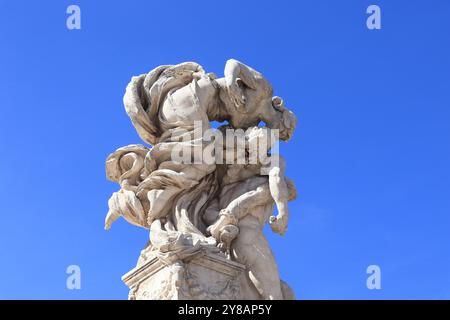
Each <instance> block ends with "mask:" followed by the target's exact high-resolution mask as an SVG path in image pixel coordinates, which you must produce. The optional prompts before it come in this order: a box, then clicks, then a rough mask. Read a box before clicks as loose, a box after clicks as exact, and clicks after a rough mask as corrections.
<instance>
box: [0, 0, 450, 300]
mask: <svg viewBox="0 0 450 320" xmlns="http://www.w3.org/2000/svg"><path fill="white" fill-rule="evenodd" d="M70 4H77V5H79V6H80V7H81V11H82V29H81V30H73V31H69V30H68V29H67V28H66V17H67V15H66V8H67V6H68V5H70ZM370 4H378V5H379V6H380V7H381V10H382V29H381V30H368V29H367V28H366V18H367V14H366V12H365V11H366V8H367V7H368V6H369V5H370ZM0 8H1V9H0V48H1V50H0V106H1V110H0V111H1V113H0V147H1V149H0V150H1V156H0V168H1V169H0V179H1V183H0V203H1V212H2V213H1V223H0V274H1V275H2V276H1V280H0V298H39V299H41V298H57V299H93V298H100V299H109V298H113V299H125V298H126V297H127V292H128V290H127V288H126V287H125V285H124V284H123V283H122V282H121V280H120V277H121V275H122V274H124V273H125V272H127V271H128V270H130V269H131V268H132V267H133V266H134V264H135V262H136V259H137V257H138V255H139V252H140V250H141V248H142V247H143V246H144V244H145V242H146V241H147V237H148V235H147V232H146V231H145V230H144V229H138V228H136V227H133V226H131V225H128V224H126V223H125V222H124V221H120V222H119V221H118V222H116V223H115V225H114V226H113V228H112V229H111V230H110V231H109V232H106V231H104V230H103V219H104V216H105V213H106V211H107V200H108V198H109V196H110V194H111V193H112V192H113V191H116V190H117V188H118V186H117V185H115V184H113V183H111V182H108V181H107V180H106V178H105V172H104V162H105V158H106V156H107V155H108V154H109V153H110V152H112V151H114V150H115V149H116V148H118V147H121V146H124V145H127V144H132V143H141V141H140V139H139V138H138V136H137V134H136V132H135V130H134V128H133V127H132V125H131V122H130V120H129V119H128V117H127V115H126V113H125V111H124V108H123V105H122V96H123V93H124V90H125V86H126V85H127V83H128V81H129V79H130V77H131V76H133V75H137V74H140V73H144V72H148V71H149V70H151V69H152V68H154V67H155V66H158V65H160V64H176V63H179V62H183V61H190V60H192V61H197V62H199V63H200V64H202V65H203V66H204V68H205V69H206V70H207V71H210V72H211V71H212V72H216V73H217V74H218V75H222V72H223V66H224V63H225V61H226V60H227V59H229V58H236V59H238V60H241V61H243V62H245V63H247V64H249V65H251V66H253V67H255V68H256V69H257V70H259V71H261V72H263V73H264V75H265V76H266V77H267V78H268V79H270V81H271V82H272V84H273V86H274V88H275V90H274V91H275V94H277V95H280V96H282V97H283V98H284V99H285V102H286V104H287V105H288V106H289V107H290V108H292V109H293V110H294V112H295V113H296V114H297V116H298V118H299V125H298V128H297V131H296V133H295V136H294V139H293V140H292V141H291V142H290V143H289V144H288V145H285V146H282V149H281V151H282V153H283V154H284V155H285V157H286V159H287V163H288V172H287V174H288V176H290V177H291V178H292V179H293V180H294V181H295V182H296V184H297V188H298V194H299V197H298V199H297V200H296V201H295V202H293V203H292V204H291V207H290V208H291V212H292V217H291V221H290V226H289V230H288V233H287V234H286V235H285V236H284V237H283V238H281V237H279V236H277V235H272V234H271V233H270V232H269V230H266V231H267V236H268V238H269V241H270V243H271V245H272V247H273V250H274V252H275V255H276V258H277V261H278V264H279V269H280V273H281V276H282V278H283V279H285V280H286V281H288V282H289V283H290V284H291V285H292V287H293V288H294V290H295V291H296V293H297V296H298V298H300V299H326V298H331V299H348V298H358V299H359V298H361V299H380V298H385V299H395V298H413V299H416V298H425V299H428V298H437V299H443V298H447V299H449V298H450V1H447V0H434V1H425V0H422V1H414V0H408V1H387V0H385V1H362V0H361V1H357V0H355V1H348V0H343V1H331V0H328V1H317V0H314V1H313V0H310V1H281V0H278V1H261V0H258V1H222V2H218V1H185V2H184V3H181V1H180V3H178V2H174V1H143V0H142V1H135V0H127V1H75V0H74V1H45V2H43V1H40V2H38V1H21V0H19V1H1V6H0ZM71 264H77V265H79V266H80V267H81V272H82V279H81V282H82V283H81V286H82V289H81V290H67V289H66V277H67V275H66V273H65V271H66V267H67V266H68V265H71ZM371 264H376V265H379V266H380V267H381V272H382V280H381V285H382V289H381V290H368V289H367V288H366V278H367V274H366V268H367V266H369V265H371Z"/></svg>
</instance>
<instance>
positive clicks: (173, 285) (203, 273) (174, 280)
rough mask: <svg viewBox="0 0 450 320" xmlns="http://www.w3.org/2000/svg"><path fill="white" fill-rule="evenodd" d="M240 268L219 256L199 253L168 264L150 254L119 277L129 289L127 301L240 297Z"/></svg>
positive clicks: (232, 298) (239, 265) (243, 268)
mask: <svg viewBox="0 0 450 320" xmlns="http://www.w3.org/2000/svg"><path fill="white" fill-rule="evenodd" d="M169 260H170V259H167V261H169ZM164 261H166V259H164ZM244 270H245V266H244V265H242V264H239V263H237V262H234V261H231V260H228V259H227V258H226V257H224V256H223V255H220V254H217V253H207V252H206V253H205V252H199V254H198V255H194V256H192V257H189V258H188V259H184V260H178V261H175V262H173V263H169V264H167V263H164V262H163V260H161V259H159V258H158V257H156V256H154V257H151V258H149V259H148V260H146V261H145V262H144V263H142V264H141V265H138V266H137V267H136V268H134V269H132V270H131V271H129V272H128V273H126V274H125V275H124V276H123V277H122V280H123V281H124V282H125V284H126V285H127V286H128V287H129V288H130V293H129V296H128V299H130V300H223V299H226V300H236V299H242V298H243V297H242V293H241V283H240V279H241V276H242V275H243V271H244Z"/></svg>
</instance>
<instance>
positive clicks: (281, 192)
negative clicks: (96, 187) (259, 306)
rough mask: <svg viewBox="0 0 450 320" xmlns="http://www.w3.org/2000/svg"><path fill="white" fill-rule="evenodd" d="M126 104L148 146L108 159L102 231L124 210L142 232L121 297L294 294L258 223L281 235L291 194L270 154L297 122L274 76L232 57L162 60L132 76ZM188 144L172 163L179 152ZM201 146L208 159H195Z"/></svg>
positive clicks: (124, 149)
mask: <svg viewBox="0 0 450 320" xmlns="http://www.w3.org/2000/svg"><path fill="white" fill-rule="evenodd" d="M124 105H125V109H126V112H127V114H128V115H129V117H130V119H131V121H132V123H133V125H134V127H135V128H136V131H137V133H138V134H139V136H140V137H141V139H142V140H143V141H144V142H145V143H147V144H148V146H145V145H128V146H126V147H122V148H119V149H118V150H116V151H115V152H113V153H112V154H110V155H109V157H108V158H107V161H106V174H107V178H108V179H109V180H111V181H114V182H117V183H119V185H120V190H119V191H117V192H115V193H113V195H112V196H111V198H110V199H109V202H108V205H109V211H108V213H107V216H106V218H105V229H109V228H110V227H111V225H112V223H113V222H114V221H115V220H116V219H118V218H119V217H123V218H124V219H125V220H126V221H127V222H129V223H131V224H133V225H136V226H139V227H143V228H145V229H148V230H149V231H150V241H149V243H148V244H147V246H146V247H145V248H144V249H143V250H142V252H141V256H140V258H139V259H138V263H137V266H136V268H134V269H133V270H131V271H130V272H129V273H127V274H126V275H125V276H124V277H123V280H124V281H125V283H126V284H127V285H128V286H129V287H130V296H129V298H130V299H293V298H294V294H293V292H292V290H291V289H290V288H289V286H288V285H287V284H286V283H285V282H283V281H282V280H281V279H280V277H279V273H278V269H277V265H276V262H275V259H274V257H273V254H272V251H271V249H270V246H269V244H268V242H267V240H266V239H265V237H264V235H263V232H262V229H263V227H264V225H265V224H266V223H269V224H270V227H271V229H272V231H274V232H276V233H278V234H280V235H283V234H284V233H285V232H286V230H287V224H288V217H289V211H288V201H290V200H293V199H294V198H295V196H296V191H295V186H294V184H293V182H292V181H291V180H289V179H288V178H287V177H285V175H284V168H285V162H284V160H283V158H281V156H279V155H278V154H273V153H272V152H271V151H272V149H273V147H274V144H276V143H277V142H278V139H279V140H282V141H288V140H289V139H290V138H291V137H292V134H293V131H294V129H295V125H296V118H295V116H294V114H293V113H292V112H291V111H290V110H289V109H288V108H287V107H285V105H284V102H283V100H282V99H281V98H280V97H277V96H273V92H272V86H271V85H270V83H269V82H268V81H267V80H266V79H265V78H264V77H263V75H262V74H261V73H259V72H258V71H256V70H254V69H252V68H250V67H249V66H247V65H245V64H243V63H241V62H239V61H237V60H234V59H230V60H228V61H227V62H226V65H225V70H224V77H223V78H217V77H216V76H215V75H214V74H213V73H206V72H205V71H204V70H203V68H202V67H201V66H200V65H199V64H197V63H194V62H185V63H181V64H178V65H164V66H159V67H157V68H155V69H153V70H152V71H150V72H149V73H147V74H143V75H140V76H137V77H133V78H132V79H131V82H130V83H129V85H128V87H127V89H126V92H125V96H124ZM212 122H215V123H218V122H219V123H224V122H225V124H222V125H221V126H219V127H218V128H217V129H216V128H213V126H212ZM211 132H214V137H215V139H211ZM230 132H234V133H235V136H234V137H232V139H230V140H228V136H227V135H229V133H230ZM274 133H275V134H274ZM207 136H208V137H209V138H207ZM218 137H220V139H219V138H218ZM224 137H225V138H224ZM239 137H240V138H242V139H241V140H240V141H241V142H242V143H241V145H240V147H241V148H240V149H239V143H237V144H238V145H237V147H236V148H234V146H235V145H234V143H235V139H234V138H236V139H239ZM230 141H231V142H232V145H231V146H230V143H229V142H230ZM253 147H255V148H256V149H254V148H253ZM194 149H195V150H200V152H197V153H196V152H195V151H194V152H192V153H191V152H187V153H184V154H183V161H180V158H179V155H180V150H181V151H182V152H181V153H183V152H184V151H186V150H187V151H191V150H194ZM206 150H212V151H213V152H212V153H211V155H212V159H213V161H211V159H209V160H208V159H206V158H203V157H202V156H204V155H205V151H206ZM254 150H257V151H258V152H259V154H258V156H256V157H252V152H253V151H254ZM186 155H187V156H186ZM199 155H200V157H199ZM210 158H211V157H210ZM205 159H206V160H205ZM230 159H231V161H230ZM207 160H208V161H207ZM274 160H276V161H274ZM274 206H276V208H277V211H278V214H277V215H276V216H274V215H272V214H273V210H274Z"/></svg>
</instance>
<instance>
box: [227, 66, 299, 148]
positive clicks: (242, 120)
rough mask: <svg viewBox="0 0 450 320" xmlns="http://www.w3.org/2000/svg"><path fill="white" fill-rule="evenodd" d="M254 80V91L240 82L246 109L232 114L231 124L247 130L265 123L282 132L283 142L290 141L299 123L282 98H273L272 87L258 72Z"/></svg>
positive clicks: (237, 109)
mask: <svg viewBox="0 0 450 320" xmlns="http://www.w3.org/2000/svg"><path fill="white" fill-rule="evenodd" d="M254 80H255V82H254V84H255V88H254V89H253V88H250V87H248V86H246V85H245V84H244V83H243V82H238V83H239V86H240V88H241V90H242V93H243V95H244V97H245V107H244V108H236V110H235V111H234V112H232V114H231V117H230V124H231V125H232V126H234V127H235V128H243V129H245V128H248V127H251V126H256V125H258V124H259V122H260V121H263V122H264V123H265V124H266V126H267V127H268V128H271V129H278V130H280V131H279V133H280V139H281V140H283V141H287V140H289V139H290V138H291V137H292V134H293V131H294V129H295V125H296V122H297V121H296V118H295V116H294V114H293V113H292V112H291V111H290V110H288V109H287V108H286V107H285V106H284V104H283V100H282V99H281V98H279V97H273V96H272V95H273V89H272V86H271V85H270V83H269V82H268V81H267V80H266V79H265V78H264V77H263V76H262V75H261V74H260V73H258V72H256V71H255V72H254Z"/></svg>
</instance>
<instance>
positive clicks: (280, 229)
mask: <svg viewBox="0 0 450 320" xmlns="http://www.w3.org/2000/svg"><path fill="white" fill-rule="evenodd" d="M269 224H270V228H271V229H272V231H273V232H275V233H278V234H279V235H280V236H282V235H284V234H285V233H286V231H287V217H286V216H285V215H280V214H279V215H277V216H276V217H275V216H271V217H270V218H269Z"/></svg>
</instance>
